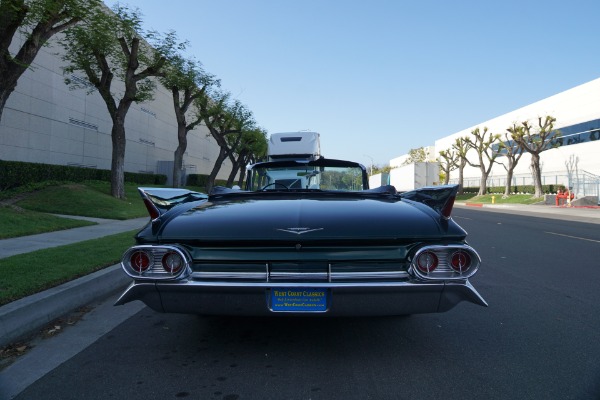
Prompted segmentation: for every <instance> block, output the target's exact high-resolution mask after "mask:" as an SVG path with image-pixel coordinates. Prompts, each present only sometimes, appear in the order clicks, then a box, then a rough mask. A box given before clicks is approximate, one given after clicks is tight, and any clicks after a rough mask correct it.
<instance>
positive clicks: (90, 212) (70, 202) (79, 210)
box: [16, 181, 148, 220]
mask: <svg viewBox="0 0 600 400" xmlns="http://www.w3.org/2000/svg"><path fill="white" fill-rule="evenodd" d="M125 196H126V199H125V200H120V199H116V198H114V197H112V196H111V195H110V183H109V182H100V181H88V182H84V183H68V184H59V185H56V186H47V187H44V188H42V189H40V190H36V191H33V192H30V193H28V194H27V195H26V196H24V198H23V199H22V200H20V201H18V202H17V203H16V204H17V205H18V206H19V207H22V208H25V209H27V210H32V211H39V212H44V213H53V214H68V215H81V216H85V217H95V218H108V219H121V220H123V219H130V218H137V217H143V216H146V215H148V212H147V211H146V208H145V207H144V203H143V202H142V201H141V199H140V195H139V194H138V191H137V185H135V184H129V183H128V184H126V185H125Z"/></svg>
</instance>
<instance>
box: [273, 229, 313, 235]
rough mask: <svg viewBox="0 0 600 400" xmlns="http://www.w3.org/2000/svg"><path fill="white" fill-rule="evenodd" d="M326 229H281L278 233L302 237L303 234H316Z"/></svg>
mask: <svg viewBox="0 0 600 400" xmlns="http://www.w3.org/2000/svg"><path fill="white" fill-rule="evenodd" d="M323 229H324V228H314V229H311V228H285V229H283V228H281V229H277V230H278V231H281V232H287V233H294V234H296V235H302V234H303V233H309V232H316V231H322V230H323Z"/></svg>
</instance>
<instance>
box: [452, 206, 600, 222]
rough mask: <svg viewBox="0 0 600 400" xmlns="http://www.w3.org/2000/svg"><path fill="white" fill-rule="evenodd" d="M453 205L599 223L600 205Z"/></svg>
mask: <svg viewBox="0 0 600 400" xmlns="http://www.w3.org/2000/svg"><path fill="white" fill-rule="evenodd" d="M455 207H461V208H472V209H481V210H482V211H491V212H499V213H509V214H516V215H526V216H529V217H538V218H551V219H558V220H563V221H577V222H585V223H589V224H600V207H598V206H586V207H557V206H551V205H534V204H532V205H525V204H482V203H469V202H460V203H455Z"/></svg>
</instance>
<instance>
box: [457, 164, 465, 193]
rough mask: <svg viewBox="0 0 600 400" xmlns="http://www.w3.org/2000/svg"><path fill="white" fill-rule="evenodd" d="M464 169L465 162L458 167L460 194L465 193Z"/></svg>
mask: <svg viewBox="0 0 600 400" xmlns="http://www.w3.org/2000/svg"><path fill="white" fill-rule="evenodd" d="M464 169H465V165H464V164H461V165H459V167H458V194H463V180H464Z"/></svg>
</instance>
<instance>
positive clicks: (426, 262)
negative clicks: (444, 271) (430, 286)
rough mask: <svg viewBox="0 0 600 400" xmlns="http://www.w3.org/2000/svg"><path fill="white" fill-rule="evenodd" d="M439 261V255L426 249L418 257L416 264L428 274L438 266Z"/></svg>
mask: <svg viewBox="0 0 600 400" xmlns="http://www.w3.org/2000/svg"><path fill="white" fill-rule="evenodd" d="M438 262H439V260H438V256H437V255H436V254H435V253H434V252H432V251H424V252H422V253H421V254H419V256H418V257H417V260H416V265H417V268H419V271H421V272H424V273H426V274H428V273H430V272H432V271H433V270H435V269H436V268H437V266H438Z"/></svg>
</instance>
